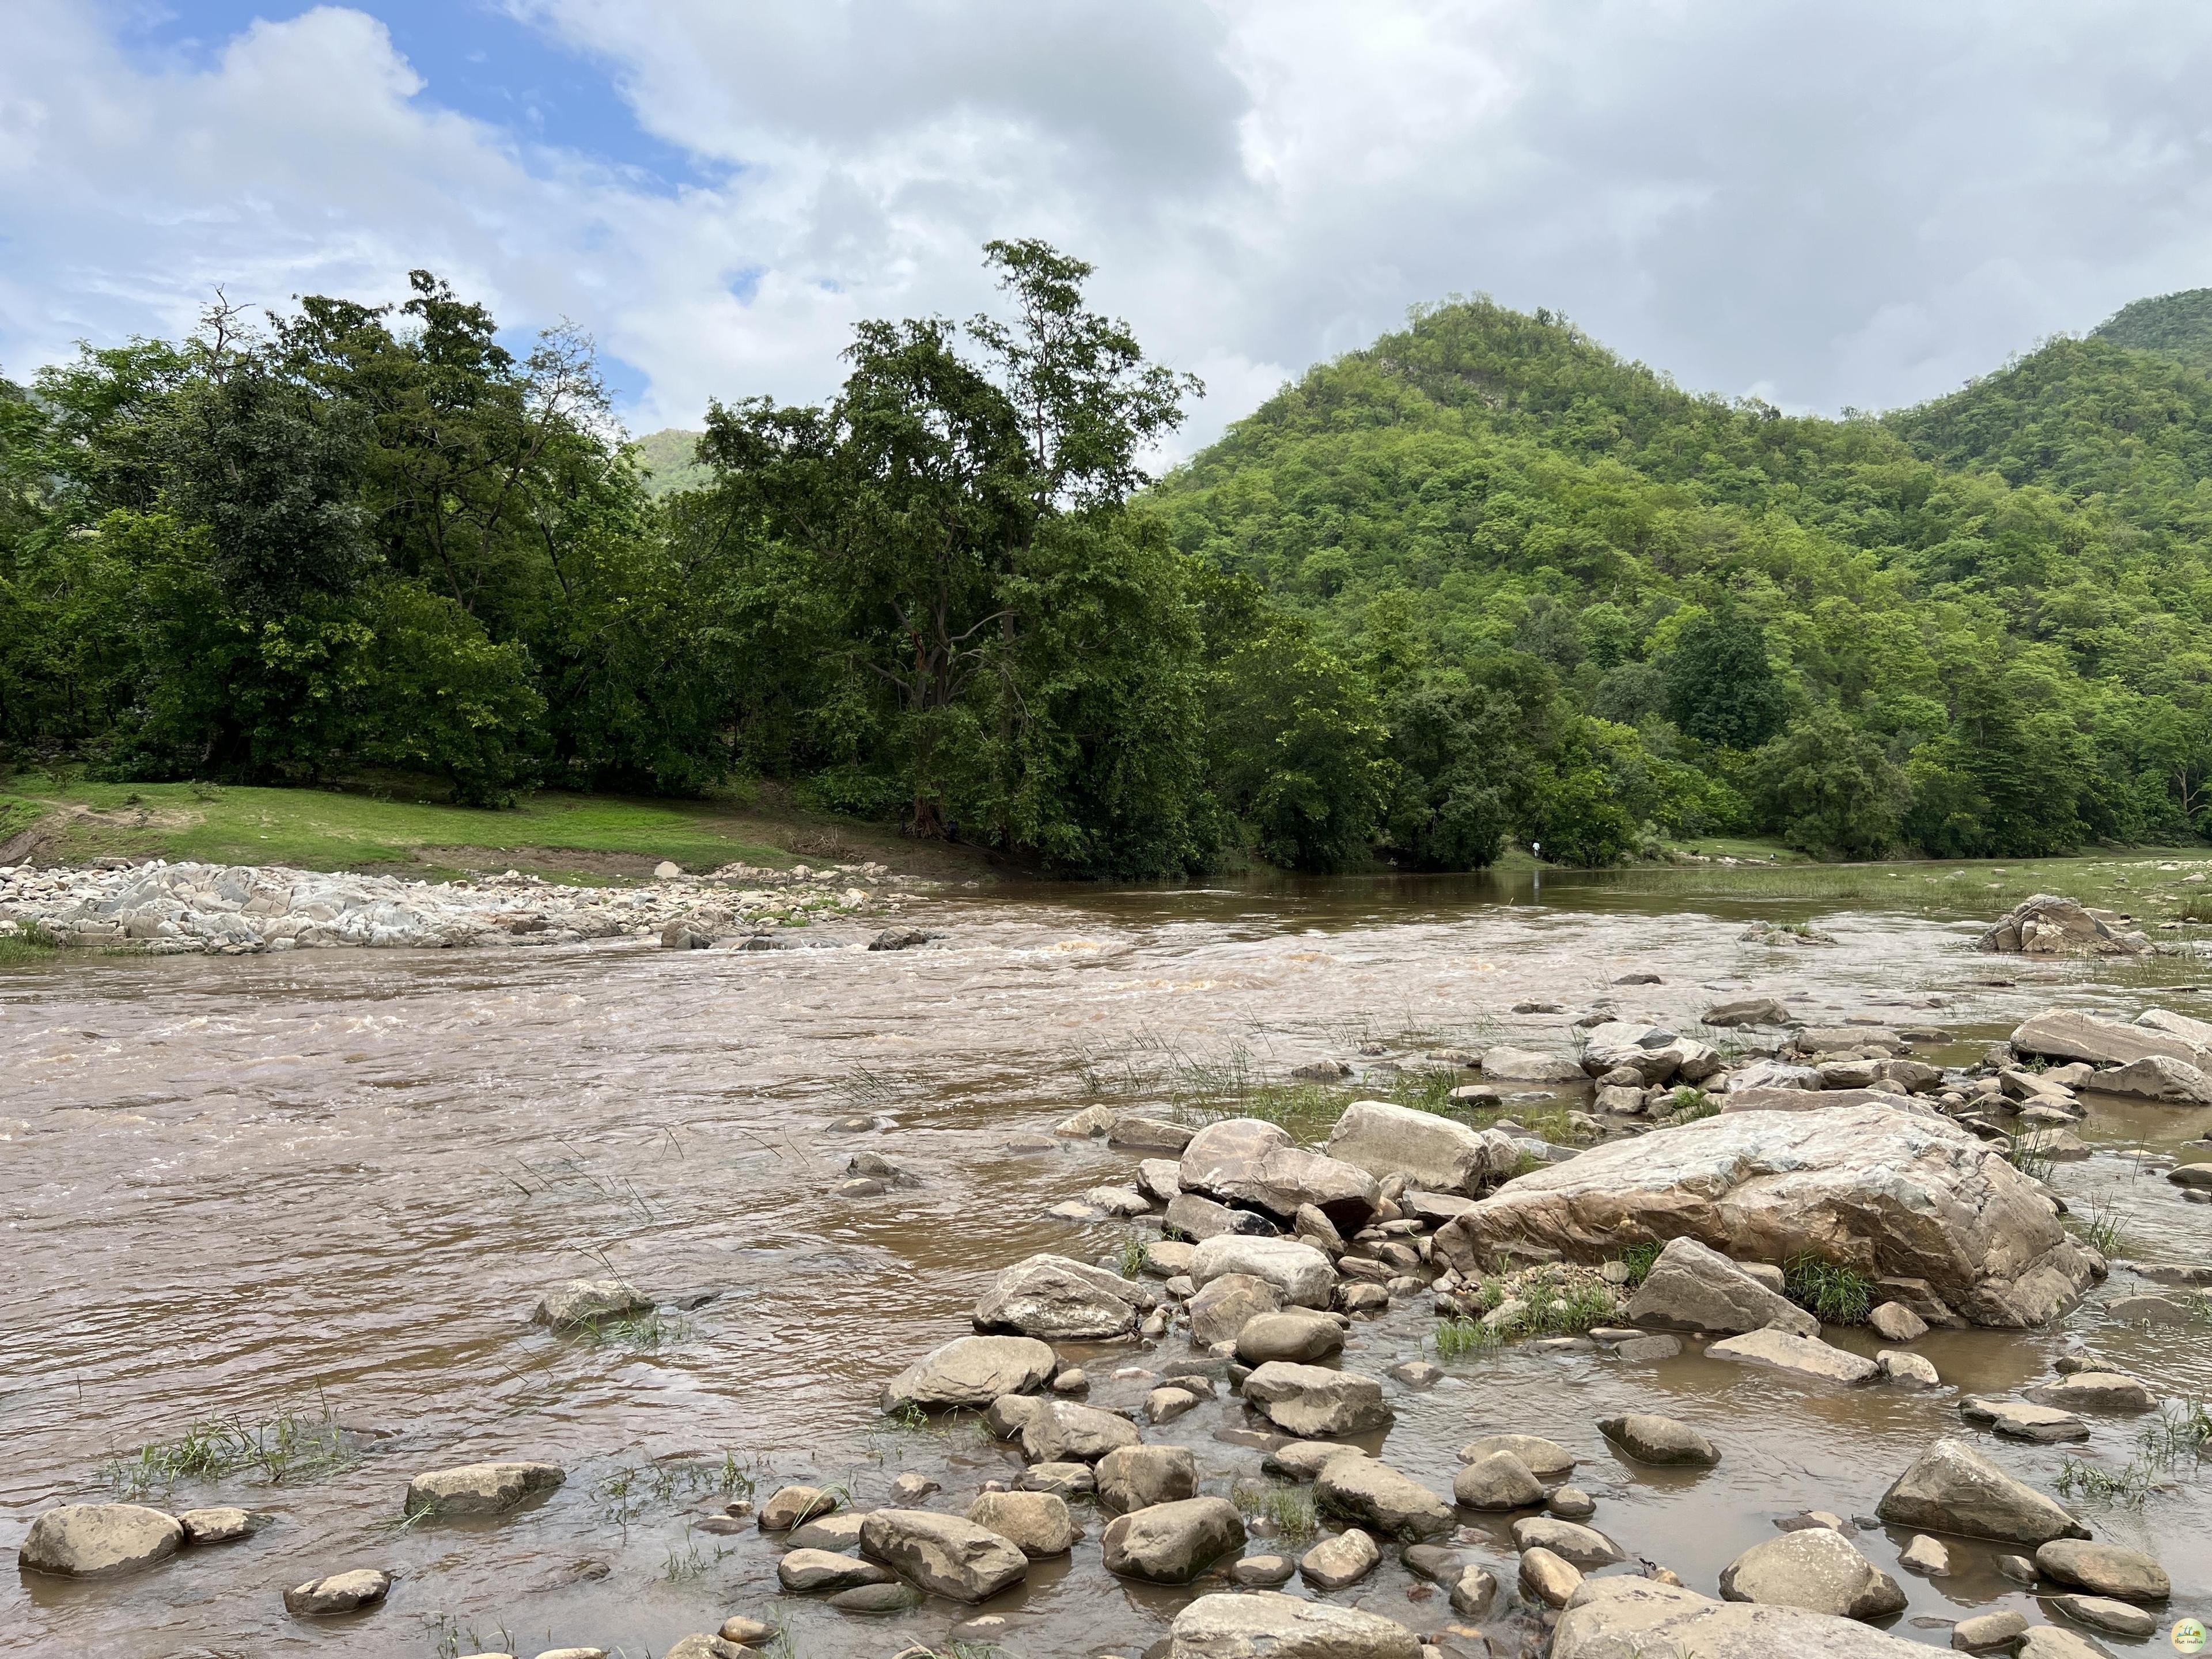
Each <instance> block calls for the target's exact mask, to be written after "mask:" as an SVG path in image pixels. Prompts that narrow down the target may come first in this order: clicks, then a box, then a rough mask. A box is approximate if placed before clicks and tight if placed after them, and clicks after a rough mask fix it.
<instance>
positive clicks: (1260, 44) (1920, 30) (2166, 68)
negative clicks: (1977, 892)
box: [0, 0, 2212, 444]
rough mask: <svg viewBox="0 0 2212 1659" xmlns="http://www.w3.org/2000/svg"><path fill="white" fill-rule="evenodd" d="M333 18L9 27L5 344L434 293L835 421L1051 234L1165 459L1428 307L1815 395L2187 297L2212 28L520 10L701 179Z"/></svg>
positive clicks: (1790, 15)
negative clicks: (1127, 367) (1519, 316)
mask: <svg viewBox="0 0 2212 1659" xmlns="http://www.w3.org/2000/svg"><path fill="white" fill-rule="evenodd" d="M360 3H361V4H362V6H363V7H365V8H366V10H355V9H343V8H339V7H325V8H322V9H315V10H312V11H307V12H304V13H301V14H300V15H295V16H292V17H290V18H289V19H286V20H284V21H271V22H260V23H256V24H254V25H253V26H252V27H250V28H248V29H246V31H244V32H242V33H240V34H239V35H237V36H236V37H235V38H234V39H233V40H229V41H228V42H227V43H224V44H223V45H222V48H221V50H220V51H219V52H216V54H215V55H214V56H213V57H212V58H210V59H207V60H205V61H197V60H195V61H184V60H179V61H176V62H160V61H156V62H153V63H149V62H148V61H147V60H146V58H145V57H144V55H143V54H137V55H133V54H130V53H126V52H125V51H124V50H123V49H122V48H121V46H119V45H118V40H119V36H118V32H117V31H118V29H119V27H121V25H120V22H119V21H118V17H117V16H115V15H110V14H106V13H103V12H101V11H100V10H98V9H94V8H93V7H92V6H91V5H89V4H88V3H85V0H10V3H9V7H8V9H9V27H8V33H9V50H8V51H7V52H5V53H0V238H4V240H0V363H4V364H5V366H6V367H7V368H8V369H9V372H11V373H13V374H19V375H20V374H23V373H26V372H27V370H28V368H31V367H33V366H34V365H35V364H36V363H37V362H41V361H48V360H51V359H52V358H54V357H56V356H60V355H62V354H64V353H65V352H66V350H67V349H68V348H69V343H70V341H71V340H72V339H73V338H75V337H79V336H83V337H91V338H94V339H95V340H106V339H113V338H117V337H121V336H124V335H126V334H129V333H131V332H133V331H172V332H173V331H177V330H178V329H179V328H181V327H183V326H185V325H188V324H189V322H190V320H191V315H192V313H194V311H195V310H196V308H197V306H198V304H199V303H200V302H201V301H203V300H204V298H205V297H206V296H207V294H208V292H209V290H210V289H211V288H212V287H213V286H214V285H215V284H216V283H223V284H224V285H225V286H226V287H227V288H228V290H229V292H230V293H231V295H233V297H234V298H244V299H248V300H252V301H266V302H280V303H281V302H282V301H283V300H284V299H285V298H287V297H288V296H289V295H292V294H294V293H297V292H303V291H309V290H319V291H325V292H347V293H352V294H356V295H364V296H368V297H374V296H379V295H391V294H393V293H394V292H396V291H397V290H398V287H399V284H400V282H401V279H402V276H403V274H404V271H405V270H407V269H408V268H409V267H410V266H413V265H418V264H427V265H429V266H432V267H433V268H435V269H437V270H441V272H443V273H445V274H447V275H448V276H452V277H453V279H454V280H455V282H456V283H458V284H459V285H460V286H461V287H462V288H463V289H465V290H466V291H469V292H471V293H473V294H477V295H481V296H483V298H485V299H486V301H488V302H489V303H490V304H491V305H492V306H493V307H494V308H495V311H496V312H497V313H499V314H500V315H501V318H502V319H504V320H506V321H507V322H509V323H513V324H520V325H543V324H545V323H549V322H551V321H553V320H555V319H558V318H560V317H563V316H566V317H569V318H573V319H575V320H576V321H578V322H580V323H581V324H582V325H585V326H586V328H588V329H590V330H591V331H593V332H594V333H595V334H596V335H597V336H598V337H599V341H600V343H601V345H602V347H603V349H605V350H607V351H608V352H610V353H611V354H612V355H614V356H617V357H619V358H620V359H622V360H623V362H627V363H629V364H631V365H634V366H635V368H636V369H637V370H638V371H639V373H640V374H641V376H642V380H643V384H642V386H641V389H640V391H639V393H638V398H637V406H636V408H635V410H633V411H632V414H633V419H634V421H635V422H636V423H637V424H639V425H641V426H651V425H656V424H659V423H661V422H667V421H682V422H690V421H693V420H696V418H697V416H698V414H699V412H700V410H702V408H703V406H704V404H705V403H706V401H707V399H708V398H709V397H710V396H714V395H717V394H719V395H721V396H725V397H734V396H738V395H743V394H745V393H749V392H770V393H772V394H774V395H776V396H779V397H783V398H812V397H818V396H820V395H822V394H823V392H826V391H827V390H828V389H829V386H831V385H833V384H834V381H835V378H836V369H837V364H836V354H837V352H838V350H839V349H841V348H842V345H843V343H844V342H845V339H846V337H847V336H848V331H849V330H850V327H851V325H852V324H853V323H854V321H855V320H857V319H860V317H863V316H866V315H873V314H884V313H913V312H918V311H942V312H946V313H951V314H954V315H964V314H966V313H969V312H971V311H973V310H975V309H976V308H977V307H979V306H981V305H982V304H984V303H986V302H987V299H988V294H989V291H988V288H987V283H986V280H985V278H984V276H983V275H982V273H981V270H980V268H979V265H978V261H977V252H976V249H977V245H978V244H979V243H980V242H981V240H984V239H985V238H986V237H988V236H993V235H1011V234H1040V235H1044V236H1047V237H1048V238H1050V239H1052V240H1054V241H1056V242H1058V243H1060V245H1061V246H1065V247H1067V248H1069V249H1070V250H1072V251H1074V252H1080V253H1082V254H1083V255H1085V257H1086V258H1091V259H1093V260H1095V261H1096V262H1097V264H1098V265H1099V267H1100V273H1099V277H1098V281H1097V295H1098V297H1099V298H1100V300H1101V301H1102V302H1103V304H1105V305H1106V306H1107V307H1108V308H1109V309H1112V310H1115V311H1116V312H1119V313H1123V314H1126V315H1127V316H1128V317H1129V318H1130V319H1132V321H1133V322H1134V323H1135V325H1137V328H1138V331H1139V335H1140V337H1142V338H1144V339H1145V340H1146V342H1147V343H1148V344H1149V345H1150V346H1151V347H1152V349H1153V350H1154V351H1155V353H1156V354H1157V355H1158V356H1162V357H1164V358H1165V359H1167V360H1168V361H1170V362H1175V363H1176V364H1177V365H1178V366H1181V367H1185V368H1193V369H1194V370H1196V371H1197V372H1198V373H1200V374H1201V375H1202V376H1203V377H1204V378H1206V380H1208V382H1209V383H1210V385H1211V386H1212V392H1213V395H1212V397H1211V398H1209V399H1208V400H1207V403H1206V405H1205V407H1204V408H1203V410H1201V411H1200V414H1199V416H1198V418H1197V419H1196V420H1195V421H1194V422H1193V425H1192V427H1191V428H1190V429H1189V432H1188V434H1187V435H1186V439H1185V442H1186V444H1188V442H1192V441H1200V440H1202V439H1204V438H1205V437H1207V436H1210V435H1212V434H1213V433H1215V432H1217V431H1218V430H1219V428H1220V427H1221V425H1222V424H1223V423H1224V422H1225V421H1227V420H1228V419H1231V418H1233V417H1234V416H1237V415H1238V414H1241V413H1243V411H1244V410H1248V409H1249V408H1250V407H1252V406H1253V405H1254V404H1256V403H1257V402H1258V401H1259V400H1260V399H1261V398H1263V397H1264V396H1266V395H1267V393H1268V392H1272V391H1273V388H1274V387H1275V386H1276V385H1278V384H1279V382H1280V380H1282V379H1283V378H1285V375H1286V374H1291V373H1295V372H1296V371H1297V369H1298V368H1301V367H1303V366H1304V364H1305V363H1307V362H1311V361H1313V360H1315V359H1316V358H1318V357H1322V356H1329V355H1333V354H1334V353H1336V352H1340V351H1343V350H1346V349H1352V348H1353V347H1356V346H1358V345H1360V344H1362V343H1364V342H1365V341H1366V340H1367V339H1369V338H1370V337H1372V336H1373V335H1374V334H1375V333H1376V331H1380V330H1382V329H1384V328H1388V327H1390V326H1394V325H1396V324H1397V323H1398V321H1399V320H1400V319H1401V317H1402V316H1403V313H1404V311H1405V308H1406V307H1407V306H1408V305H1409V304H1411V303H1413V302H1415V301H1423V300H1430V299H1435V298H1437V297H1440V296H1441V295H1444V294H1447V293H1449V292H1453V291H1468V290H1474V289H1483V290H1487V291H1490V292H1492V293H1494V294H1496V295H1498V298H1500V299H1501V300H1503V301H1506V302H1507V303H1510V304H1516V305H1522V306H1527V307H1534V306H1535V305H1539V304H1549V305H1552V306H1554V307H1560V308H1563V309H1565V310H1566V311H1567V312H1568V313H1570V314H1571V315H1573V316H1574V317H1575V318H1576V319H1577V321H1579V322H1580V323H1582V324H1583V326H1584V327H1586V328H1588V329H1589V331H1592V332H1593V333H1595V334H1596V335H1597V336H1598V337H1601V338H1602V339H1606V340H1607V341H1608V342H1610V343H1613V344H1614V345H1615V346H1617V347H1618V348H1620V349H1622V350H1623V351H1624V352H1626V354H1628V355H1630V356H1640V357H1642V358H1644V359H1645V360H1646V361H1648V362H1652V363H1654V364H1656V365H1658V366H1661V367H1663V368H1669V369H1671V370H1673V371H1674V373H1675V374H1677V376H1678V377H1679V378H1680V380H1682V381H1683V382H1684V383H1685V384H1687V385H1691V386H1712V387H1716V388H1717V389H1719V390H1722V391H1724V392H1751V391H1753V390H1754V389H1756V390H1757V391H1759V393H1760V395H1764V396H1766V397H1769V398H1771V399H1772V400H1773V401H1776V402H1778V403H1781V404H1784V405H1786V406H1790V407H1795V408H1804V407H1815V408H1826V409H1833V408H1836V407H1838V406H1839V405H1841V404H1847V403H1848V404H1858V405H1861V406H1874V407H1879V406H1884V405H1888V404H1895V403H1899V402H1902V401H1906V400H1909V399H1911V398H1918V397H1922V396H1926V395H1929V393H1932V392H1937V391H1940V390H1942V389H1944V388H1945V387H1947V386H1951V385H1954V384H1956V383H1957V382H1958V381H1960V380H1963V379H1965V378H1966V376H1967V375H1968V374H1972V373H1975V372H1977V371H1979V370H1982V369H1985V368H1990V367H1991V366H1993V365H1994V364H1996V362H2001V361H2002V358H2003V356H2005V354H2006V353H2007V352H2008V351H2010V350H2012V349H2019V348H2022V347H2025V346H2027V345H2028V344H2030V343H2032V342H2033V340H2034V339H2036V338H2037V337H2041V336H2043V335H2045V334H2048V333H2050V332H2051V331H2056V330H2060V329H2068V328H2081V327H2086V326H2087V325H2090V324H2093V322H2095V321H2096V320H2098V319H2100V317H2101V316H2103V315H2104V314H2106V313H2108V312H2110V311H2111V310H2112V309H2114V308H2116V307H2118V305H2120V304H2122V303H2124V301H2127V300H2129V299H2130V298H2133V297H2136V296H2137V295H2141V294H2144V293H2152V292H2159V291H2163V290H2165V289H2171V288H2176V287H2184V286H2194V285H2197V284H2200V283H2207V282H2212V215H2208V213H2207V211H2206V210H2207V208H2208V207H2212V154H2208V146H2212V131H2208V126H2207V124H2206V123H2205V122H2204V121H2203V119H2202V118H2201V117H2200V115H2199V113H2198V106H2199V103H2200V102H2201V100H2200V99H2199V97H2198V94H2197V88H2199V87H2201V86H2202V85H2203V84H2204V82H2205V77H2206V71H2207V70H2212V12H2202V11H2196V10H2191V9H2175V8H2172V7H2169V6H2162V5H2157V4H2152V3H2138V4H2130V3H2118V4H2114V5H2110V6H2105V7H2100V8H2093V9H2083V8H2080V7H2076V6H2074V5H2071V4H2069V3H2064V0H2045V3H2032V0H2010V3H1999V0H1980V3H1960V4H1957V5H1951V6H1944V7H1926V6H1921V5H1908V4H1905V3H1901V0H1900V3H1889V4H1870V5H1868V6H1863V7H1857V8H1850V9H1840V10H1838V9H1819V8H1795V7H1775V6H1772V5H1770V4H1766V3H1763V0H1699V3H1692V0H1584V3H1579V4H1554V3H1550V0H1359V3H1357V4H1352V3H1344V0H1212V3H1205V0H1061V3H1056V4H1055V3H1039V0H930V3H926V4H920V3H911V0H908V3H891V0H814V3H811V4H808V5H805V6H793V5H788V4H783V3H768V0H506V3H507V5H508V7H509V9H510V10H511V11H512V12H513V14H514V15H516V16H517V17H518V18H520V19H521V20H522V21H523V22H524V24H525V25H526V27H531V28H533V29H536V30H538V31H541V32H543V33H544V34H546V35H548V36H550V37H552V38H555V39H557V40H559V41H561V42H562V43H564V44H565V45H567V46H569V47H570V48H573V49H574V50H575V51H576V52H580V53H583V54H586V56H587V57H589V58H591V59H592V61H594V62H596V63H598V64H600V65H601V66H603V68H604V70H605V73H606V74H607V75H608V76H610V77H611V79H612V80H613V82H615V84H616V85H617V86H618V87H619V88H621V90H622V94H623V96H624V97H625V98H626V99H627V100H629V105H630V106H631V108H632V109H633V110H634V112H635V117H636V119H637V121H638V123H639V125H641V127H642V128H643V129H645V130H646V131H649V132H650V133H651V134H652V135H653V136H654V137H656V138H658V139H659V140H661V141H662V142H664V143H667V144H669V145H671V146H674V147H676V148H677V149H680V150H682V151H684V152H685V153H687V154H688V155H690V156H691V157H693V158H695V159H696V161H697V162H698V163H699V167H700V173H699V177H700V178H701V179H704V180H705V181H706V182H692V183H688V184H684V185H680V186H679V187H677V188H674V189H670V188H666V187H662V186H659V185H655V184H654V183H653V181H650V180H647V179H641V178H639V177H638V176H636V175H635V174H634V173H629V172H628V171H626V170H624V169H623V168H622V167H616V166H613V165H610V164H607V163H604V162H600V161H592V160H590V159H588V157H589V155H591V154H592V153H593V152H592V149H591V147H590V146H588V145H586V144H584V143H580V142H579V141H578V139H577V137H576V135H574V134H564V133H563V132H562V131H560V130H559V128H558V126H557V124H556V125H555V127H554V128H552V129H551V130H549V131H547V132H546V133H545V134H544V137H543V139H542V140H540V139H538V138H537V137H532V138H531V139H530V140H528V141H525V140H524V139H522V138H520V137H517V136H515V135H514V134H513V133H512V132H510V131H506V130H504V129H502V128H500V127H497V126H494V125H489V124H487V123H485V122H483V121H481V120H477V119H475V118H470V117H467V116H465V115H462V114H459V113H457V112H454V110H453V108H452V107H451V106H450V105H449V103H448V102H447V101H446V100H444V99H442V98H441V86H440V84H439V83H438V82H437V80H436V78H435V76H429V77H428V80H427V82H426V72H425V70H423V69H422V67H421V66H419V65H416V64H410V63H409V62H407V61H406V60H405V59H404V58H403V57H402V56H401V55H400V54H399V52H398V51H397V50H396V49H395V48H394V46H393V45H392V40H391V38H390V36H389V35H388V34H387V33H386V30H385V29H384V27H383V26H382V25H381V24H380V23H378V22H377V21H375V20H374V17H373V16H371V15H368V13H369V12H373V11H374V9H375V8H376V5H377V3H378V0H360Z"/></svg>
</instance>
